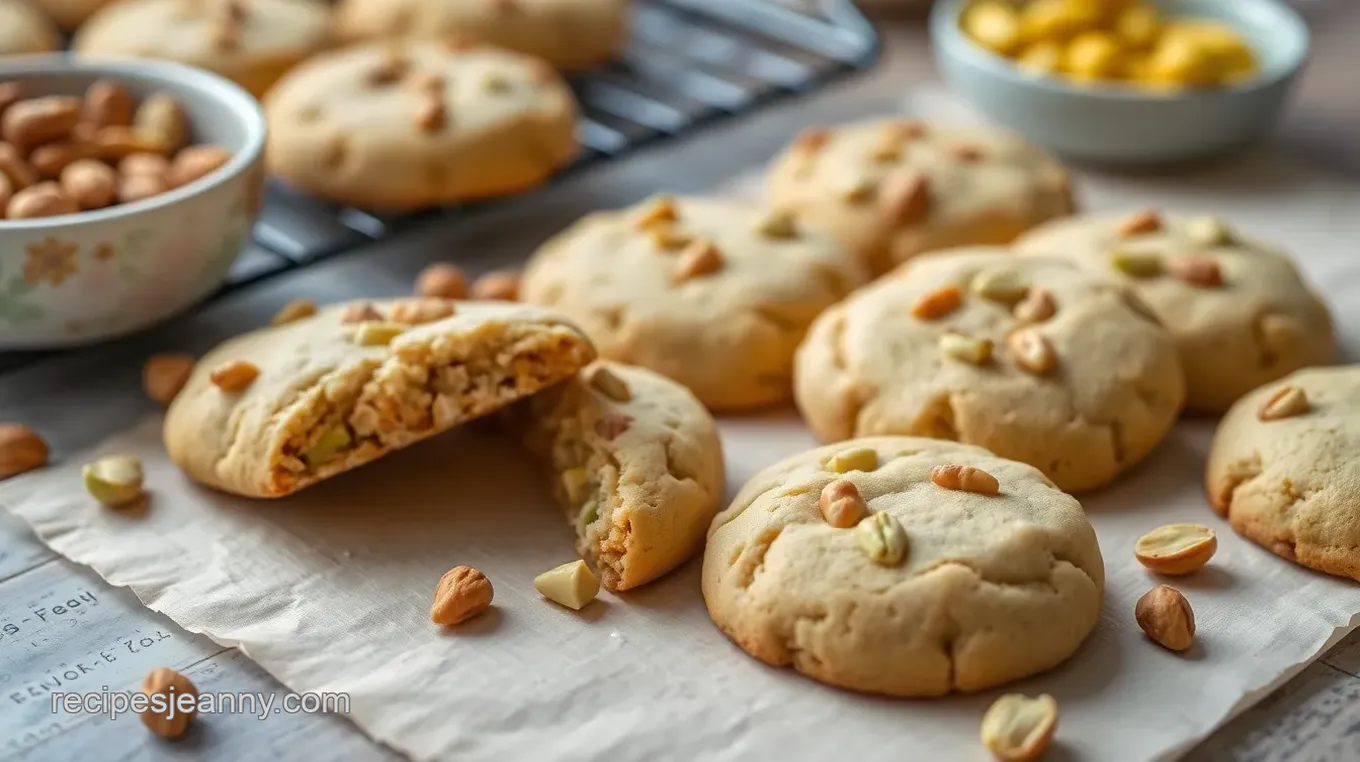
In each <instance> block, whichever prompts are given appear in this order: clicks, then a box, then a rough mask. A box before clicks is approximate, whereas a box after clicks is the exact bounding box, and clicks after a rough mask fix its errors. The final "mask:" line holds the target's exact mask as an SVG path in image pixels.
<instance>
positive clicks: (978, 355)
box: [940, 333, 992, 365]
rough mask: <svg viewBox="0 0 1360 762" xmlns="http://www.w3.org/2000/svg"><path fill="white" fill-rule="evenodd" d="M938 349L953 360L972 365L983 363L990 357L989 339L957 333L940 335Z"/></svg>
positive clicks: (990, 346) (990, 345) (990, 343)
mask: <svg viewBox="0 0 1360 762" xmlns="http://www.w3.org/2000/svg"><path fill="white" fill-rule="evenodd" d="M940 350H941V351H943V352H944V353H945V354H947V355H949V356H950V357H952V358H954V359H955V360H962V361H963V362H966V363H972V364H973V365H985V364H987V362H989V361H990V360H991V359H992V341H991V339H975V338H973V337H971V336H964V335H962V334H958V333H946V334H945V335H943V336H941V337H940Z"/></svg>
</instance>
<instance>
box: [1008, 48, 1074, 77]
mask: <svg viewBox="0 0 1360 762" xmlns="http://www.w3.org/2000/svg"><path fill="white" fill-rule="evenodd" d="M1065 57H1066V51H1065V49H1064V48H1063V44H1062V43H1061V42H1055V41H1053V40H1043V41H1042V42H1036V43H1034V44H1033V45H1030V46H1029V47H1027V48H1025V49H1024V50H1023V51H1021V53H1020V55H1019V56H1017V57H1016V59H1015V65H1016V66H1019V67H1020V68H1021V69H1023V70H1024V71H1025V73H1026V74H1033V75H1035V76H1043V75H1048V74H1058V73H1060V72H1062V65H1063V58H1065Z"/></svg>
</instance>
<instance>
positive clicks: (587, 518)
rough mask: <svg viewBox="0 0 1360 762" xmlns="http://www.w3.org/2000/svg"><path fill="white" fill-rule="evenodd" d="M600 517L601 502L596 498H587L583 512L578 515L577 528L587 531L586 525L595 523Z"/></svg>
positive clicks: (580, 530) (579, 530)
mask: <svg viewBox="0 0 1360 762" xmlns="http://www.w3.org/2000/svg"><path fill="white" fill-rule="evenodd" d="M599 518H600V504H599V503H597V502H596V501H594V500H587V501H586V504H585V505H583V506H581V513H580V514H578V515H577V516H576V530H577V531H578V532H585V531H586V527H588V526H590V525H591V524H594V523H595V522H596V521H597V520H598V519H599Z"/></svg>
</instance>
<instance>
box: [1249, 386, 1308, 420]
mask: <svg viewBox="0 0 1360 762" xmlns="http://www.w3.org/2000/svg"><path fill="white" fill-rule="evenodd" d="M1310 409H1311V406H1310V405H1309V404H1308V396H1307V395H1306V394H1304V392H1303V390H1302V389H1300V388H1299V387H1297V386H1281V387H1280V388H1279V389H1276V390H1275V391H1274V392H1272V393H1271V395H1270V396H1269V397H1266V401H1265V402H1263V403H1261V407H1260V408H1259V409H1258V410H1257V411H1256V418H1257V419H1258V420H1262V421H1278V420H1279V419H1281V418H1292V417H1294V416H1296V415H1303V414H1304V413H1306V412H1308V411H1309V410H1310Z"/></svg>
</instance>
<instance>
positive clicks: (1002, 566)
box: [703, 437, 1104, 696]
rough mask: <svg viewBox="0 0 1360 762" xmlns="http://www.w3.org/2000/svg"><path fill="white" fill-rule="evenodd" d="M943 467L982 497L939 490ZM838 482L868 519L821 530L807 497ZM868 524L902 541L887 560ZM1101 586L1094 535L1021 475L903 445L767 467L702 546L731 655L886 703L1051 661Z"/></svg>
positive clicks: (1008, 467)
mask: <svg viewBox="0 0 1360 762" xmlns="http://www.w3.org/2000/svg"><path fill="white" fill-rule="evenodd" d="M866 452H867V453H870V454H871V456H870V457H868V458H866V457H865V454H866ZM851 453H853V455H851V457H846V455H850V454H851ZM947 466H970V467H972V468H973V469H978V470H980V471H982V472H985V473H986V474H987V475H990V476H991V477H994V478H995V484H996V494H987V493H986V492H985V491H984V492H969V491H964V490H961V489H947V488H945V487H942V486H940V484H939V483H937V482H936V481H935V478H936V476H935V474H936V472H937V470H938V469H941V467H947ZM973 473H976V471H974V472H973ZM842 480H843V481H848V482H850V483H852V484H853V485H854V491H855V493H856V494H858V495H859V496H861V498H862V500H863V502H864V505H865V509H866V511H867V513H868V516H869V518H866V519H864V520H863V521H862V522H860V524H856V525H854V526H853V527H847V528H836V527H833V526H832V525H831V524H829V523H828V520H827V519H824V518H823V516H824V514H823V510H822V508H821V507H820V506H819V502H820V496H821V494H822V492H823V490H824V489H826V488H827V486H828V485H830V484H832V483H833V482H836V481H842ZM880 514H887V515H889V516H891V517H892V518H893V519H894V520H895V522H888V523H890V524H891V523H895V524H896V525H899V526H900V527H901V529H902V532H903V537H904V538H905V539H904V541H903V547H904V548H905V550H904V552H903V553H902V557H901V559H900V560H898V561H897V563H896V564H892V563H888V564H885V563H883V562H882V561H875V560H874V559H873V558H871V557H870V555H869V554H868V553H866V552H865V550H864V549H863V548H862V547H861V546H860V544H859V540H860V538H859V535H860V534H861V533H862V532H863V530H862V529H861V527H862V525H863V524H865V523H870V522H872V521H873V517H876V516H879V515H880ZM894 560H896V559H894ZM1103 589H1104V565H1103V562H1102V560H1101V555H1100V549H1099V547H1098V546H1097V544H1096V535H1095V530H1094V529H1092V527H1091V525H1090V523H1089V522H1088V521H1087V519H1086V516H1085V513H1084V512H1083V511H1082V508H1081V505H1080V504H1079V503H1078V502H1077V501H1076V499H1075V498H1073V497H1071V496H1070V495H1067V494H1064V493H1063V492H1061V491H1059V490H1058V489H1057V488H1056V487H1055V486H1054V485H1053V483H1052V482H1050V481H1049V480H1048V479H1046V478H1045V477H1044V476H1043V474H1041V473H1039V471H1037V470H1036V469H1034V468H1032V467H1030V466H1027V465H1024V464H1022V463H1017V462H1015V461H1010V460H1005V459H1003V458H999V457H997V456H995V455H993V454H991V453H989V452H987V451H986V450H983V449H982V448H980V447H972V446H968V445H961V444H958V443H955V442H944V441H940V440H932V439H923V438H917V437H872V438H866V439H859V440H854V441H851V442H844V443H841V444H837V445H830V446H826V447H822V448H819V449H816V450H812V451H809V452H805V453H802V454H800V455H796V456H794V457H792V458H789V459H787V460H785V461H783V462H781V463H778V464H775V465H773V466H770V467H769V468H767V469H765V470H764V471H762V472H760V473H759V474H757V475H756V476H754V477H752V479H751V481H750V482H748V483H747V484H746V485H745V486H744V487H743V488H742V490H741V492H740V493H739V494H738V495H737V497H736V499H735V500H734V501H733V503H732V505H731V507H730V508H728V509H727V510H725V511H723V512H722V513H720V514H718V517H717V518H716V519H715V520H714V522H713V528H712V529H711V530H710V531H709V538H708V546H707V548H706V550H705V551H704V566H703V594H704V600H705V602H706V603H707V605H708V611H709V615H710V616H711V617H712V618H713V621H714V623H715V624H717V625H718V627H719V628H720V629H721V630H722V631H723V632H724V633H726V634H727V635H728V636H729V637H730V638H732V640H734V641H735V642H736V643H737V644H738V645H739V646H741V648H742V649H744V650H745V651H746V652H747V653H749V654H751V655H752V656H754V657H756V658H757V659H760V660H761V661H764V662H766V663H768V664H772V665H775V666H792V667H793V668H795V669H797V670H798V671H800V672H802V673H804V674H806V675H808V676H810V677H813V678H815V679H817V680H820V681H822V682H826V683H830V684H832V685H837V686H841V687H844V688H850V689H853V690H858V691H865V692H870V693H885V694H891V695H898V696H940V695H944V694H946V693H949V692H951V691H974V690H981V689H984V688H988V687H991V686H995V685H1001V684H1003V683H1006V682H1009V681H1012V680H1017V679H1019V678H1022V677H1025V676H1027V675H1032V674H1034V673H1037V672H1041V671H1043V670H1046V669H1049V668H1051V667H1054V666H1056V665H1058V664H1060V663H1061V662H1063V661H1064V660H1066V659H1067V658H1068V657H1069V656H1071V655H1072V653H1073V652H1074V651H1075V650H1076V649H1077V647H1078V646H1079V645H1080V644H1081V642H1082V641H1083V640H1084V639H1085V637H1086V635H1087V634H1088V633H1089V632H1090V631H1091V629H1092V628H1093V627H1094V626H1095V623H1096V620H1097V617H1098V615H1099V612H1100V607H1101V598H1102V593H1103Z"/></svg>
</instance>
